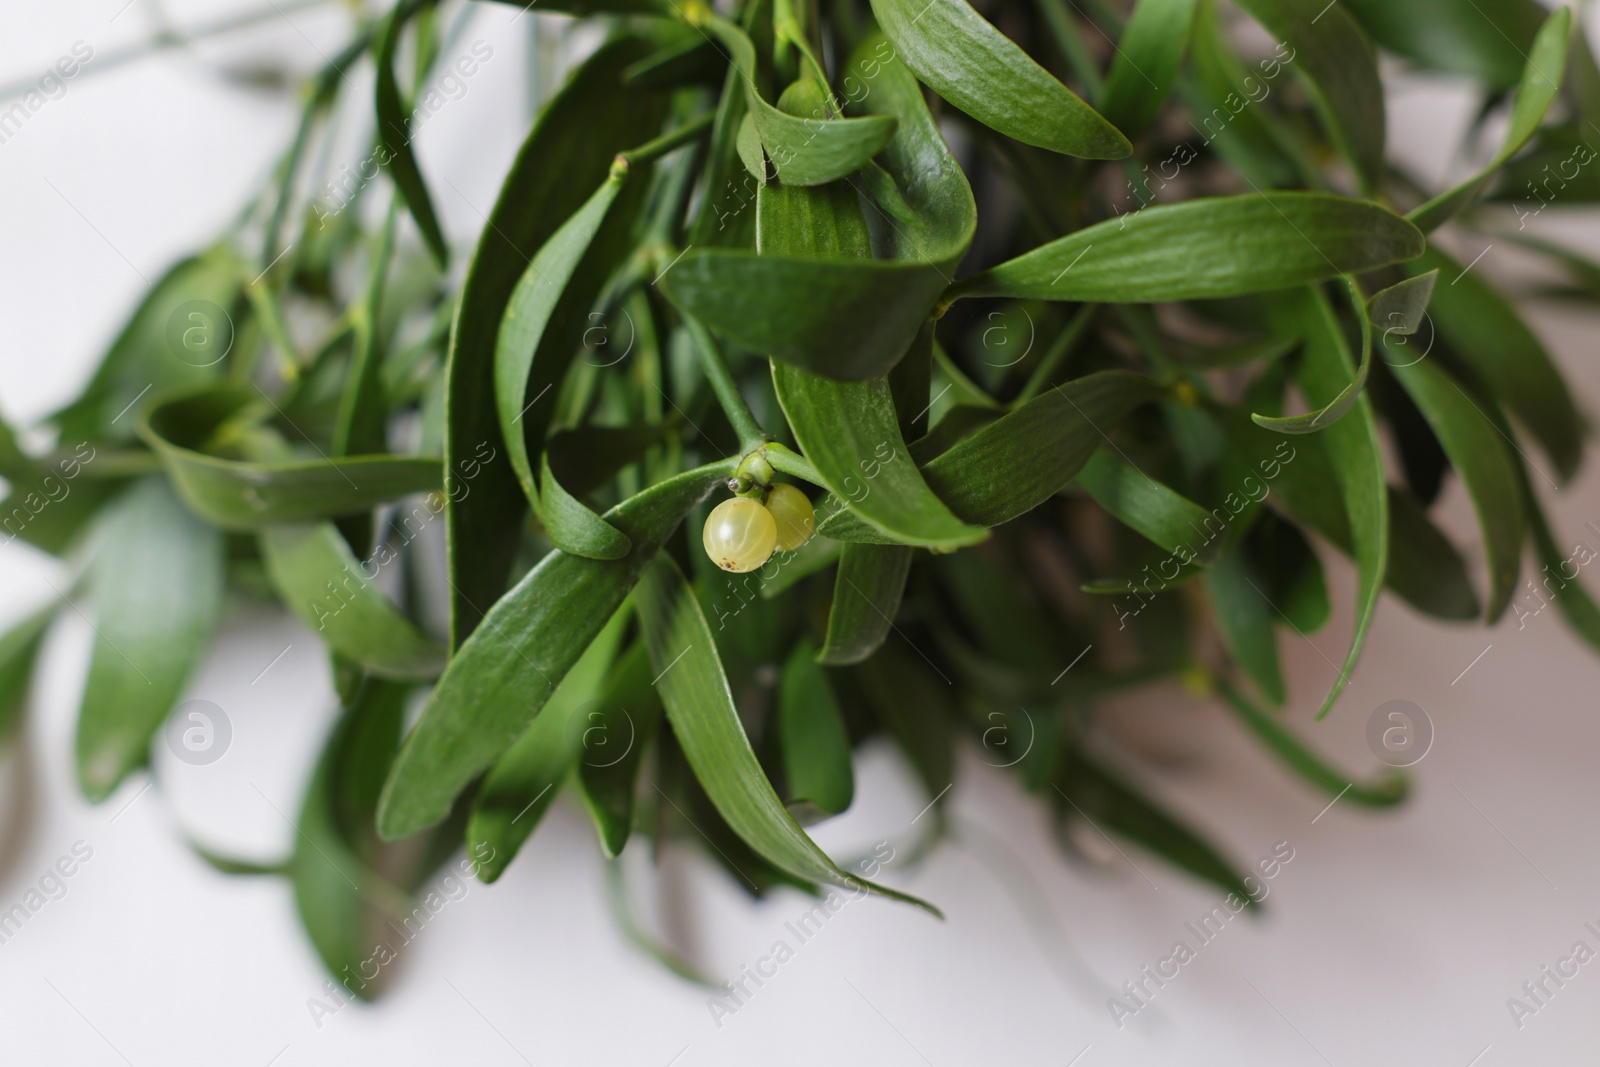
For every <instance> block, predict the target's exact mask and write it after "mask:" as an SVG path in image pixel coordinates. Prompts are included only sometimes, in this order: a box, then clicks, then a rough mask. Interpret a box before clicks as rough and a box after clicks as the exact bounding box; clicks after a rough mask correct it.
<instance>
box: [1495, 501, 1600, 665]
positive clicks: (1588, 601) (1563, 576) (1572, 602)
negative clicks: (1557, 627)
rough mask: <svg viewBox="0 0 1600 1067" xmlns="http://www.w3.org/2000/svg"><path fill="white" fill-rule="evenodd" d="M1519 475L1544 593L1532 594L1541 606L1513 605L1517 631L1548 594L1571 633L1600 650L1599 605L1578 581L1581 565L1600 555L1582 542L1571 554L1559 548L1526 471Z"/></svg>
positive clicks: (1592, 560) (1542, 608)
mask: <svg viewBox="0 0 1600 1067" xmlns="http://www.w3.org/2000/svg"><path fill="white" fill-rule="evenodd" d="M1519 473H1520V476H1521V478H1522V483H1523V490H1524V499H1525V501H1526V507H1527V512H1528V527H1529V530H1530V531H1531V532H1532V534H1533V550H1534V555H1535V557H1536V558H1537V559H1538V561H1539V568H1540V572H1541V573H1542V574H1543V577H1542V578H1541V579H1540V581H1539V584H1540V585H1541V586H1543V587H1544V593H1543V594H1536V595H1535V599H1536V600H1539V601H1540V605H1539V607H1537V608H1532V609H1531V610H1524V609H1523V607H1522V605H1521V604H1518V603H1515V602H1514V608H1515V610H1516V616H1517V628H1518V629H1521V628H1522V627H1523V626H1525V625H1526V620H1527V618H1528V617H1529V616H1530V615H1537V614H1538V613H1539V612H1541V611H1543V610H1544V603H1543V600H1542V599H1541V598H1542V597H1543V595H1544V594H1548V595H1549V596H1550V598H1551V599H1552V600H1554V601H1555V605H1556V610H1558V611H1560V612H1561V616H1562V618H1564V619H1566V620H1567V625H1568V627H1570V628H1571V630H1572V632H1573V633H1575V634H1577V635H1578V636H1579V637H1581V638H1583V639H1584V640H1585V641H1587V642H1588V643H1589V645H1590V647H1592V648H1595V649H1597V650H1600V604H1596V603H1595V601H1594V598H1593V597H1591V596H1590V595H1589V591H1588V590H1586V589H1585V588H1584V587H1583V584H1582V583H1581V582H1580V581H1579V580H1578V577H1579V573H1580V571H1581V570H1582V568H1583V567H1584V565H1585V564H1588V563H1592V562H1594V560H1595V558H1596V556H1597V555H1600V553H1597V552H1596V551H1595V549H1594V548H1593V547H1591V546H1590V545H1589V544H1588V543H1587V542H1584V541H1579V542H1577V543H1576V544H1574V545H1573V547H1572V550H1571V551H1570V552H1569V551H1567V550H1566V549H1564V548H1562V547H1561V545H1560V544H1559V543H1557V541H1556V536H1555V534H1554V533H1553V532H1552V531H1551V529H1550V522H1549V520H1548V519H1546V518H1545V514H1544V509H1543V508H1542V507H1540V506H1539V500H1538V497H1536V496H1535V495H1534V493H1533V486H1532V485H1531V484H1530V482H1529V479H1528V474H1527V471H1525V470H1524V471H1521V472H1519ZM1519 599H1520V598H1519Z"/></svg>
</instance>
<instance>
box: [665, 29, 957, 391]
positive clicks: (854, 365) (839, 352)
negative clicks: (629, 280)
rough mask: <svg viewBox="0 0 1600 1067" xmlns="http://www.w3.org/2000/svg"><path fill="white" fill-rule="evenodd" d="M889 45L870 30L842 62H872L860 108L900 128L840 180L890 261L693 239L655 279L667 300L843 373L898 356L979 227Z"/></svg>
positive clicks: (733, 334)
mask: <svg viewBox="0 0 1600 1067" xmlns="http://www.w3.org/2000/svg"><path fill="white" fill-rule="evenodd" d="M887 48H888V42H886V41H885V40H884V39H883V38H882V37H881V36H878V35H873V36H871V37H869V38H867V39H866V40H865V41H863V42H862V44H861V46H860V47H859V48H858V49H857V50H856V52H855V54H854V56H852V58H851V65H852V69H855V68H857V67H858V66H859V65H861V64H863V63H867V62H869V61H870V62H872V63H876V64H879V67H878V68H877V69H878V73H877V76H876V78H875V79H874V81H873V83H872V91H871V92H870V93H868V94H866V97H865V99H863V100H862V106H863V108H864V109H865V110H867V111H870V112H873V113H875V114H884V115H891V116H893V117H894V118H895V119H896V121H897V123H898V127H897V129H896V131H895V135H894V138H893V139H892V140H891V141H890V142H889V144H888V145H887V147H885V148H884V149H883V151H882V152H881V153H880V154H879V156H878V162H879V163H881V166H879V165H877V164H869V165H868V166H865V167H863V168H862V169H861V171H860V172H859V173H858V174H856V175H853V176H852V177H851V178H850V179H849V184H850V186H851V187H852V188H854V189H855V190H856V191H857V193H858V194H860V195H863V196H864V197H865V198H866V200H867V202H868V204H869V205H870V206H869V207H868V209H867V212H868V218H867V223H868V226H869V229H870V231H871V234H872V240H873V247H874V251H875V252H876V254H877V255H879V256H881V257H887V258H880V259H874V260H848V259H839V258H836V257H831V256H827V257H825V256H816V257H813V256H786V255H772V254H769V255H758V254H755V253H752V252H750V251H748V250H744V249H732V248H711V249H704V248H699V247H694V248H688V249H685V251H684V253H683V255H682V257H681V258H680V259H679V260H678V261H677V262H676V263H674V264H672V265H671V266H670V267H669V269H668V270H667V271H666V273H664V274H663V275H662V276H661V277H660V278H659V279H658V281H659V285H660V287H661V288H662V289H664V290H665V291H666V294H667V297H668V299H670V300H671V301H672V302H673V303H674V304H676V305H678V306H679V307H680V308H682V309H683V310H685V311H686V312H688V313H689V314H690V315H692V316H693V317H694V318H696V319H698V320H700V321H701V322H703V323H705V324H706V325H707V326H708V327H710V328H711V329H712V330H714V331H716V332H717V333H719V334H721V335H722V336H724V337H727V338H729V339H731V340H733V341H735V342H737V343H738V344H739V345H740V346H741V347H744V348H747V349H750V350H751V351H754V352H761V353H763V354H765V355H768V356H771V357H772V358H774V359H777V360H781V361H783V362H785V363H788V364H790V365H792V366H795V367H799V368H800V369H801V370H806V371H810V372H811V373H813V374H820V375H823V376H825V377H829V378H839V379H843V380H846V381H862V380H865V379H867V378H877V377H882V376H883V375H885V374H887V373H888V372H889V370H890V368H892V367H893V366H894V365H895V364H896V363H897V362H898V361H899V359H900V357H901V356H903V355H904V354H905V352H906V350H907V349H908V348H909V347H910V346H911V342H912V340H913V339H914V338H915V337H916V334H917V331H918V329H920V328H921V327H922V325H923V323H925V322H926V321H927V319H928V317H929V315H930V314H931V313H932V312H933V310H934V306H935V304H937V302H938V300H939V293H940V292H941V291H942V290H943V289H944V287H945V286H946V285H948V284H949V280H950V277H951V274H952V272H953V271H954V269H955V265H956V263H958V262H959V261H960V259H961V257H962V256H963V255H965V254H966V250H967V247H968V245H970V244H971V243H972V234H973V232H974V230H975V229H976V226H977V217H978V215H977V206H976V204H975V203H974V202H973V199H972V188H971V186H969V185H968V184H967V179H966V175H965V174H964V173H963V172H962V170H961V167H960V166H959V165H958V164H957V163H956V161H955V159H954V157H952V156H951V155H950V151H949V149H948V148H947V147H946V146H945V143H944V139H943V137H941V136H940V134H939V128H938V126H937V125H936V124H935V123H934V121H933V117H932V116H931V115H930V114H929V113H928V108H927V105H926V104H925V103H924V102H923V100H922V96H921V90H920V89H919V87H918V86H917V83H916V80H915V79H914V78H912V77H911V74H910V72H909V71H907V70H906V69H905V67H904V66H903V65H902V64H899V63H893V62H887V61H886V60H885V59H884V57H883V55H882V54H881V53H883V51H884V50H885V49H887ZM888 54H889V55H890V56H892V55H893V53H892V52H889V53H888Z"/></svg>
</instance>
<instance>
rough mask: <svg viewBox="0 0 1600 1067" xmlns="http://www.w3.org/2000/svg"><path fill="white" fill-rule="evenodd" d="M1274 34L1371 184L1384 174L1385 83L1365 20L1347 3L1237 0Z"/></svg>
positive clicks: (1333, 132) (1364, 179)
mask: <svg viewBox="0 0 1600 1067" xmlns="http://www.w3.org/2000/svg"><path fill="white" fill-rule="evenodd" d="M1238 4H1239V7H1240V8H1242V9H1243V10H1245V11H1246V12H1248V13H1249V14H1250V16H1251V17H1252V18H1254V19H1255V20H1256V21H1257V22H1259V23H1261V25H1262V26H1264V27H1266V29H1267V31H1268V32H1269V33H1271V34H1272V35H1273V36H1274V37H1276V38H1278V39H1279V40H1280V41H1283V42H1284V43H1285V44H1287V45H1289V46H1290V47H1291V48H1292V49H1294V52H1293V62H1292V64H1291V65H1292V66H1293V68H1294V69H1295V70H1298V71H1300V72H1301V73H1303V74H1304V75H1305V78H1304V80H1305V82H1306V83H1307V85H1309V87H1310V89H1311V95H1312V98H1313V100H1314V101H1315V103H1316V106H1317V110H1318V112H1320V114H1321V116H1322V121H1323V125H1324V126H1326V127H1327V129H1328V133H1329V134H1330V135H1331V136H1332V138H1333V141H1334V144H1336V145H1338V146H1339V149H1340V150H1341V151H1342V152H1343V153H1344V155H1345V157H1346V158H1347V159H1349V160H1350V162H1351V163H1352V164H1353V165H1354V166H1355V168H1356V172H1357V173H1358V174H1359V175H1360V176H1361V178H1362V185H1363V186H1364V187H1365V188H1367V189H1373V188H1376V186H1377V185H1378V182H1379V179H1380V178H1381V177H1382V176H1383V172H1384V164H1383V140H1384V111H1383V83H1382V82H1381V81H1379V80H1378V57H1377V55H1376V54H1374V52H1373V49H1372V42H1371V41H1369V40H1368V39H1367V34H1366V31H1364V30H1363V29H1362V28H1361V24H1360V23H1358V22H1357V21H1356V20H1355V19H1353V18H1351V17H1350V13H1349V12H1348V11H1346V10H1345V9H1344V7H1343V6H1342V5H1339V4H1333V5H1331V6H1328V7H1322V6H1321V5H1319V4H1317V3H1315V0H1238Z"/></svg>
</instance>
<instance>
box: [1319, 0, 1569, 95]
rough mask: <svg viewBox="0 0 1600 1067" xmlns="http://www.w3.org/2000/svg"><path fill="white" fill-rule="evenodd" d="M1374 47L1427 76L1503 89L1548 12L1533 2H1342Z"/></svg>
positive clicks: (1511, 80) (1512, 80)
mask: <svg viewBox="0 0 1600 1067" xmlns="http://www.w3.org/2000/svg"><path fill="white" fill-rule="evenodd" d="M1341 6H1342V7H1346V8H1348V9H1349V11H1350V13H1351V14H1352V15H1354V16H1355V18H1356V21H1358V22H1360V23H1361V24H1362V25H1363V26H1365V27H1366V30H1367V32H1368V33H1370V34H1371V35H1372V37H1373V39H1374V40H1375V41H1377V42H1378V44H1379V45H1380V46H1382V47H1383V48H1385V49H1387V50H1388V51H1390V52H1393V53H1395V54H1396V55H1400V56H1405V57H1406V58H1407V59H1410V60H1411V61H1413V62H1414V63H1417V64H1419V65H1420V66H1422V67H1423V68H1425V69H1428V70H1437V71H1443V72H1446V73H1449V74H1463V75H1466V76H1467V77H1469V78H1475V79H1478V80H1479V81H1482V82H1485V83H1486V84H1487V87H1488V88H1490V89H1496V90H1498V89H1509V88H1510V87H1511V86H1513V85H1515V84H1516V83H1517V79H1518V77H1520V76H1521V74H1522V70H1523V63H1524V61H1525V60H1526V58H1527V53H1528V49H1529V48H1531V47H1532V46H1533V39H1534V37H1535V35H1536V34H1537V33H1538V32H1539V27H1540V25H1541V24H1542V23H1544V21H1545V18H1546V16H1547V15H1548V14H1549V12H1548V10H1547V9H1546V8H1544V7H1543V6H1541V5H1540V4H1538V3H1536V2H1535V0H1410V2H1408V3H1400V4H1397V3H1393V2H1392V0H1343V3H1342V4H1341Z"/></svg>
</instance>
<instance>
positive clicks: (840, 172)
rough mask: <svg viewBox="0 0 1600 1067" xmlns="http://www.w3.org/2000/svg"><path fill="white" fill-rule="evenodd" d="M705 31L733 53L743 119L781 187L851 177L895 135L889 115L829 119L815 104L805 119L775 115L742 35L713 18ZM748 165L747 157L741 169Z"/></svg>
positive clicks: (751, 50) (753, 55) (753, 54)
mask: <svg viewBox="0 0 1600 1067" xmlns="http://www.w3.org/2000/svg"><path fill="white" fill-rule="evenodd" d="M706 27H707V29H709V30H710V31H711V33H712V34H714V35H715V36H716V38H717V40H719V41H721V42H722V43H723V45H725V46H726V47H727V49H728V51H730V52H732V53H733V57H732V62H733V65H734V67H735V68H736V69H737V70H738V71H739V73H740V75H741V78H740V81H741V82H743V84H744V93H745V102H746V106H747V107H748V108H749V112H748V114H749V116H750V118H751V120H752V121H753V123H754V125H755V129H756V132H757V133H758V134H760V136H761V144H762V145H763V146H764V147H765V148H766V151H767V157H768V158H769V159H771V160H772V165H773V167H774V168H775V169H776V170H777V172H778V180H779V181H781V182H783V183H784V184H785V185H822V184H824V183H826V182H831V181H837V180H838V179H840V178H843V177H845V176H846V175H848V174H853V173H854V172H855V171H857V170H859V169H860V168H861V166H862V164H864V163H866V162H867V161H868V160H870V159H871V158H872V157H873V156H875V155H877V154H878V153H879V152H881V151H883V147H884V145H886V144H888V143H889V139H890V138H891V137H893V136H894V133H895V126H896V120H895V118H894V117H893V116H892V115H866V116H862V117H861V118H853V119H834V118H829V117H828V112H827V109H826V108H824V107H822V106H821V105H820V104H819V105H818V106H817V107H816V108H814V109H812V110H811V111H810V113H809V114H805V115H791V114H789V113H788V112H787V111H781V110H779V109H778V108H776V107H774V106H773V105H771V104H769V103H767V101H766V100H764V99H762V97H761V93H760V91H759V90H757V89H756V81H755V79H756V78H757V77H759V73H758V71H757V70H756V49H755V45H753V44H751V43H750V38H749V37H748V36H747V35H746V34H745V32H744V31H743V30H741V29H740V28H739V27H738V26H735V25H734V24H733V23H731V22H729V21H727V20H726V19H724V18H721V17H719V16H717V15H712V16H710V18H709V19H708V20H707V21H706ZM742 154H743V153H741V155H742ZM749 165H750V160H749V159H748V158H747V159H745V166H746V167H748V166H749ZM751 173H752V174H754V173H756V172H755V171H753V170H752V171H751Z"/></svg>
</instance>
